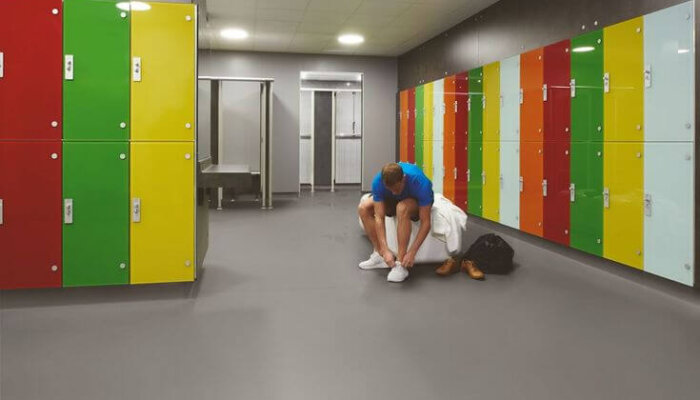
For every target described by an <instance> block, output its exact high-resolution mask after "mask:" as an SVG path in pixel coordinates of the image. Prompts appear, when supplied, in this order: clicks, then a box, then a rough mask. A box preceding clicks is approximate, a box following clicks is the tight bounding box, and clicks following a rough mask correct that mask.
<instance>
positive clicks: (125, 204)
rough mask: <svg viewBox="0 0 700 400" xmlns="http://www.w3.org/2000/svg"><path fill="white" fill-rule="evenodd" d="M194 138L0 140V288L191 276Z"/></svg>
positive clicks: (176, 279) (174, 279) (169, 279)
mask: <svg viewBox="0 0 700 400" xmlns="http://www.w3.org/2000/svg"><path fill="white" fill-rule="evenodd" d="M194 179H195V177H194V144H193V143H187V142H172V143H153V142H138V143H126V142H64V143H61V142H10V141H6V142H0V254H2V255H1V256H0V259H1V260H2V266H1V267H0V289H7V288H27V287H33V288H36V287H60V286H92V285H117V284H129V283H131V284H139V283H156V282H181V281H192V280H194V277H195V258H194V257H195V255H194V252H195V250H194V242H195V238H194V229H195V228H194V219H195V214H194V212H195V211H194V210H195V203H194V202H195V199H194V193H193V189H192V188H193V187H194V184H195V183H194Z"/></svg>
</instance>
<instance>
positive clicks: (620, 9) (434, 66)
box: [399, 0, 685, 89]
mask: <svg viewBox="0 0 700 400" xmlns="http://www.w3.org/2000/svg"><path fill="white" fill-rule="evenodd" d="M683 2H685V0H501V1H499V2H498V3H496V4H494V5H492V6H491V7H489V8H487V9H485V10H484V11H482V12H480V13H478V14H477V15H475V16H473V17H471V18H469V19H467V20H465V21H463V22H462V23H460V24H458V25H456V26H455V27H453V28H451V29H449V30H447V31H445V32H443V33H441V34H440V35H438V36H436V37H434V38H432V39H430V40H429V41H428V42H426V43H424V44H422V45H420V46H418V47H416V48H415V49H413V50H411V51H409V52H407V53H405V54H403V55H401V56H400V57H399V88H400V89H406V88H409V87H413V86H416V85H419V84H421V83H424V82H429V81H432V80H435V79H439V78H441V77H443V76H445V75H452V74H455V73H458V72H462V71H467V70H469V69H472V68H476V67H479V66H482V65H484V64H488V63H490V62H493V61H498V60H502V59H504V58H507V57H510V56H513V55H516V54H520V53H523V52H525V51H527V50H530V49H534V48H537V47H541V46H545V45H548V44H551V43H555V42H557V41H559V40H563V39H568V38H572V37H574V36H576V35H579V34H581V33H585V32H589V31H591V30H594V29H598V28H601V27H604V26H607V25H612V24H614V23H617V22H621V21H624V20H627V19H630V18H634V17H638V16H640V15H643V14H647V13H650V12H653V11H657V10H660V9H662V8H666V7H669V6H672V5H675V4H680V3H683ZM596 21H597V22H598V25H595V22H596ZM584 26H585V28H583V27H584Z"/></svg>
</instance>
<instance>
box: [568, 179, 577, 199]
mask: <svg viewBox="0 0 700 400" xmlns="http://www.w3.org/2000/svg"><path fill="white" fill-rule="evenodd" d="M569 201H571V202H572V203H573V202H575V201H576V184H575V183H571V184H569Z"/></svg>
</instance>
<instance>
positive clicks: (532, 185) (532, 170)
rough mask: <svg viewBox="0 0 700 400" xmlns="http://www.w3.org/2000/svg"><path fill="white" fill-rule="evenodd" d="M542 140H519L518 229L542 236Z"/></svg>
mask: <svg viewBox="0 0 700 400" xmlns="http://www.w3.org/2000/svg"><path fill="white" fill-rule="evenodd" d="M542 144H543V143H542V142H525V141H521V142H520V179H521V182H520V229H521V230H522V231H525V232H527V233H531V234H533V235H537V236H542V219H543V215H542V212H543V204H542V199H543V196H542V193H543V187H542V183H543V182H542V180H543V179H544V177H543V172H542V170H543V167H544V164H543V159H542V158H543V152H544V151H543V146H542Z"/></svg>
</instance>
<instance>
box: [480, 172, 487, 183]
mask: <svg viewBox="0 0 700 400" xmlns="http://www.w3.org/2000/svg"><path fill="white" fill-rule="evenodd" d="M481 184H482V185H485V184H486V171H481Z"/></svg>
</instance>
